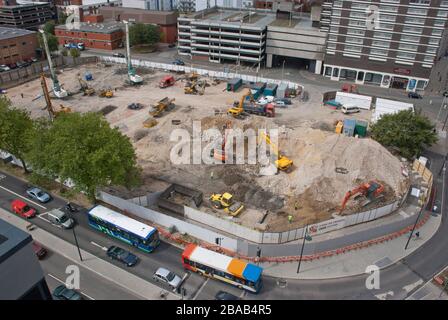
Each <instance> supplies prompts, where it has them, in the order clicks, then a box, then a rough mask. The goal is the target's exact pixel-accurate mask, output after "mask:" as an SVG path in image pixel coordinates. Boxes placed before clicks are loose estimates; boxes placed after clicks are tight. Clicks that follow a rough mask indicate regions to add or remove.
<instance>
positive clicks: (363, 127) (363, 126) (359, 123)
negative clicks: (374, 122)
mask: <svg viewBox="0 0 448 320" xmlns="http://www.w3.org/2000/svg"><path fill="white" fill-rule="evenodd" d="M368 126H369V123H368V122H367V121H364V120H356V125H355V135H356V134H357V135H358V137H362V138H364V137H366V136H367V127H368Z"/></svg>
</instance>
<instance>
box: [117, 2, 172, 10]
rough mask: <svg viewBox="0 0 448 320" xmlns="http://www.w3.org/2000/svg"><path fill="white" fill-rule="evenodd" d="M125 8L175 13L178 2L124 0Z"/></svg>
mask: <svg viewBox="0 0 448 320" xmlns="http://www.w3.org/2000/svg"><path fill="white" fill-rule="evenodd" d="M122 2H123V7H125V8H135V9H146V10H155V11H173V10H175V9H176V8H177V0H123V1H122Z"/></svg>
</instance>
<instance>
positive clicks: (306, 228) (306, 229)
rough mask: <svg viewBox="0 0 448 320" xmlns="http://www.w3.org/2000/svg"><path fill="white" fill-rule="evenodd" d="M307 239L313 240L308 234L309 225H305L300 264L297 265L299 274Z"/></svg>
mask: <svg viewBox="0 0 448 320" xmlns="http://www.w3.org/2000/svg"><path fill="white" fill-rule="evenodd" d="M306 240H308V241H311V240H312V238H311V237H310V236H308V225H306V227H305V235H304V236H303V241H302V248H301V249H300V258H299V265H298V266H297V274H299V272H300V265H301V264H302V256H303V248H304V247H305V241H306Z"/></svg>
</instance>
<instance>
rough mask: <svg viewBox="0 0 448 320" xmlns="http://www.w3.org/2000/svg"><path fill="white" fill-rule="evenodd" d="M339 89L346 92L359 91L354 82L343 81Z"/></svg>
mask: <svg viewBox="0 0 448 320" xmlns="http://www.w3.org/2000/svg"><path fill="white" fill-rule="evenodd" d="M341 91H342V92H347V93H359V92H358V87H357V86H356V84H348V83H344V84H343V85H342V87H341Z"/></svg>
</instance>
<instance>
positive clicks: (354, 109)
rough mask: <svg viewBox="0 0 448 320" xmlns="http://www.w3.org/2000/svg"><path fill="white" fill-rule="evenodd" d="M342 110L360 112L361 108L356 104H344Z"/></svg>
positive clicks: (347, 112)
mask: <svg viewBox="0 0 448 320" xmlns="http://www.w3.org/2000/svg"><path fill="white" fill-rule="evenodd" d="M341 111H342V113H343V114H350V113H356V112H359V111H360V110H359V108H358V107H356V106H345V105H344V106H342V107H341Z"/></svg>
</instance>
